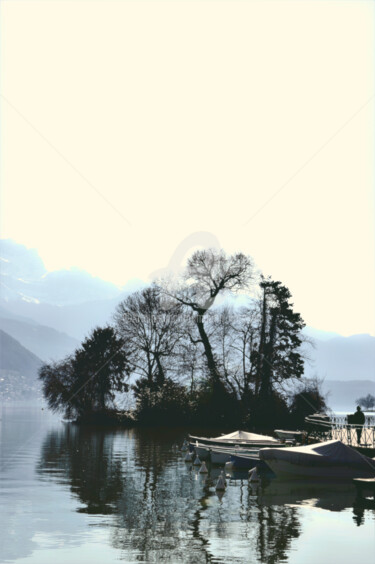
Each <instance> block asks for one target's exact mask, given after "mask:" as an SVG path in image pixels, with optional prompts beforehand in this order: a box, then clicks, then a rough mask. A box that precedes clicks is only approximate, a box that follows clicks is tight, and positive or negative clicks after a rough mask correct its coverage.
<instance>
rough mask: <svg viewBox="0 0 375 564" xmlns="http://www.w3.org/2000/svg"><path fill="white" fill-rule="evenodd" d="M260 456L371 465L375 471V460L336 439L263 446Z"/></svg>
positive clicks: (296, 461)
mask: <svg viewBox="0 0 375 564" xmlns="http://www.w3.org/2000/svg"><path fill="white" fill-rule="evenodd" d="M259 458H260V459H261V460H265V461H267V460H272V459H273V460H275V459H277V460H284V461H285V462H290V463H292V464H298V465H301V466H327V465H329V466H331V465H336V464H339V465H341V464H342V465H348V466H349V465H350V466H352V465H354V466H359V467H361V466H363V465H366V467H368V465H370V466H371V467H372V468H373V469H374V472H375V460H373V459H372V458H369V457H367V456H364V455H363V454H360V453H359V452H357V451H356V450H355V449H354V448H351V447H350V446H347V445H345V444H344V443H342V442H341V441H336V440H333V441H325V442H323V443H315V444H312V445H307V446H300V447H290V448H262V449H261V450H260V451H259Z"/></svg>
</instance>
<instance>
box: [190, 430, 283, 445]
mask: <svg viewBox="0 0 375 564" xmlns="http://www.w3.org/2000/svg"><path fill="white" fill-rule="evenodd" d="M189 440H190V442H191V443H194V442H196V441H197V442H198V443H200V444H201V445H210V446H211V445H212V446H217V447H222V446H223V447H231V446H237V445H238V446H248V447H252V446H255V447H257V448H263V447H266V446H278V445H279V444H280V442H279V441H278V439H275V438H274V437H271V436H268V435H258V434H256V433H248V432H247V431H234V432H233V433H229V434H228V435H220V436H219V437H196V436H194V435H189Z"/></svg>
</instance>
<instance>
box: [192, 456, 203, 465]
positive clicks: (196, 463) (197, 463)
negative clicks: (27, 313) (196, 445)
mask: <svg viewBox="0 0 375 564" xmlns="http://www.w3.org/2000/svg"><path fill="white" fill-rule="evenodd" d="M201 464H202V463H201V461H200V460H199V456H197V458H196V459H195V460H194V466H200V465H201Z"/></svg>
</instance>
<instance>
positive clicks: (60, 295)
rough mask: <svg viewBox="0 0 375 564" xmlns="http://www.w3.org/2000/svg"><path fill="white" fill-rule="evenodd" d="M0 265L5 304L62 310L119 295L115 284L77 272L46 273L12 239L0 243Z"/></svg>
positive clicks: (36, 258) (31, 252)
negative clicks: (30, 305) (66, 307)
mask: <svg viewBox="0 0 375 564" xmlns="http://www.w3.org/2000/svg"><path fill="white" fill-rule="evenodd" d="M0 265H1V277H0V280H1V294H2V299H3V300H5V301H6V302H9V301H17V300H21V301H24V302H28V303H35V304H38V303H48V304H53V305H58V306H63V305H70V304H77V303H81V302H84V301H93V300H102V299H103V300H104V299H112V298H115V297H116V296H119V295H120V293H121V288H119V287H118V286H116V285H115V284H112V283H111V282H107V281H105V280H102V279H100V278H97V277H95V276H92V275H91V274H89V273H88V272H85V271H84V270H80V269H78V268H72V269H70V270H58V271H54V272H47V270H46V269H45V267H44V264H43V261H42V260H41V258H40V257H39V255H38V253H37V251H36V250H34V249H27V248H26V247H25V246H24V245H18V244H17V243H15V242H14V241H12V240H11V239H3V240H2V241H1V245H0Z"/></svg>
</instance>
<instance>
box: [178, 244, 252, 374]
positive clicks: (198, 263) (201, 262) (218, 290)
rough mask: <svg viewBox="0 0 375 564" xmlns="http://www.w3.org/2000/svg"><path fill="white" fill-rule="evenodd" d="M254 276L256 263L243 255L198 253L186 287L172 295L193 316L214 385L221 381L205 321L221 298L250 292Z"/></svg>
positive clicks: (188, 274)
mask: <svg viewBox="0 0 375 564" xmlns="http://www.w3.org/2000/svg"><path fill="white" fill-rule="evenodd" d="M252 276H253V263H252V260H251V259H250V257H247V256H245V255H244V254H242V253H237V254H234V255H229V256H228V255H226V254H225V253H224V251H217V250H215V249H206V250H202V251H197V252H195V253H194V254H193V255H192V257H191V258H190V259H189V261H188V265H187V268H186V273H185V277H184V278H185V283H184V284H183V285H182V286H181V287H180V288H178V289H177V290H176V291H175V292H173V293H172V294H171V293H170V292H169V295H173V297H174V298H175V299H176V300H177V302H179V303H180V304H182V305H184V306H186V307H188V308H190V309H191V310H192V311H193V313H194V322H195V324H196V327H197V329H198V335H199V337H198V338H197V339H196V340H195V341H194V342H195V344H198V343H200V344H202V346H203V348H204V353H205V356H206V360H207V367H208V371H209V374H210V376H211V378H212V380H213V382H219V381H221V380H222V374H221V373H220V370H219V366H218V363H217V359H216V358H215V354H214V351H213V347H212V344H211V342H210V339H209V335H208V333H207V331H206V328H205V324H204V318H205V316H206V314H207V312H208V311H209V310H210V308H212V306H213V305H214V303H215V300H216V298H217V297H218V296H219V294H224V293H225V292H228V291H230V292H238V291H240V290H245V289H247V288H248V286H249V284H250V281H251V279H252Z"/></svg>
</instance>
